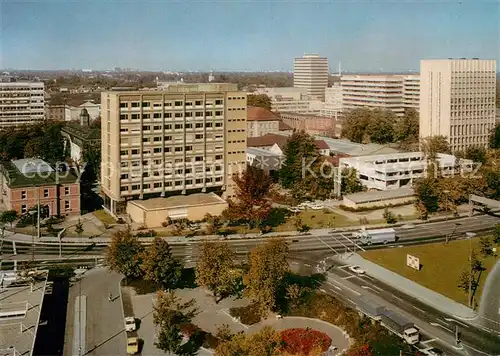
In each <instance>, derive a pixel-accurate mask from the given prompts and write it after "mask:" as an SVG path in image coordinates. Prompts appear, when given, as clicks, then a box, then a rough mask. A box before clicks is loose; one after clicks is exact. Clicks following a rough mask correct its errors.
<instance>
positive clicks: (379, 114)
mask: <svg viewBox="0 0 500 356" xmlns="http://www.w3.org/2000/svg"><path fill="white" fill-rule="evenodd" d="M397 121H398V117H397V116H396V114H395V113H394V112H393V111H392V110H381V109H374V110H372V112H371V120H370V123H369V125H368V127H367V134H368V136H369V138H370V142H374V143H379V144H385V143H390V142H394V140H395V139H396V132H395V126H396V122H397Z"/></svg>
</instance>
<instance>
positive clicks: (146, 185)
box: [120, 177, 222, 192]
mask: <svg viewBox="0 0 500 356" xmlns="http://www.w3.org/2000/svg"><path fill="white" fill-rule="evenodd" d="M212 182H222V177H215V178H205V179H203V178H198V179H195V180H194V184H203V183H205V184H206V183H212ZM192 184H193V179H186V180H176V181H174V182H156V183H153V184H152V186H153V189H155V188H156V189H158V188H162V187H163V186H165V188H167V187H172V186H175V187H182V186H185V185H192ZM140 189H141V185H140V184H132V185H122V186H120V191H122V192H127V191H130V190H132V191H134V190H140ZM142 189H143V190H145V189H151V183H144V184H143V185H142Z"/></svg>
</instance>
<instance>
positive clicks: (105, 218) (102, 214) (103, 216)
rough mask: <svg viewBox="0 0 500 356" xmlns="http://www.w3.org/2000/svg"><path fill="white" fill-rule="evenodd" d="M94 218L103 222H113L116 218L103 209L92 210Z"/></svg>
mask: <svg viewBox="0 0 500 356" xmlns="http://www.w3.org/2000/svg"><path fill="white" fill-rule="evenodd" d="M94 215H95V216H96V218H98V219H99V220H101V222H102V223H103V224H115V223H116V220H115V218H113V217H112V216H111V215H109V214H108V213H107V212H106V211H105V210H104V209H101V210H96V211H94Z"/></svg>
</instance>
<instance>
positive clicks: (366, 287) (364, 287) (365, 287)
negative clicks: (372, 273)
mask: <svg viewBox="0 0 500 356" xmlns="http://www.w3.org/2000/svg"><path fill="white" fill-rule="evenodd" d="M361 288H363V289H370V290H372V291H374V292H375V293H377V294H378V292H377V291H376V290H375V289H373V288H372V287H368V286H361Z"/></svg>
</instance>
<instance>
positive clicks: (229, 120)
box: [227, 119, 247, 122]
mask: <svg viewBox="0 0 500 356" xmlns="http://www.w3.org/2000/svg"><path fill="white" fill-rule="evenodd" d="M227 121H228V122H231V121H247V120H246V119H228V120H227Z"/></svg>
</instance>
